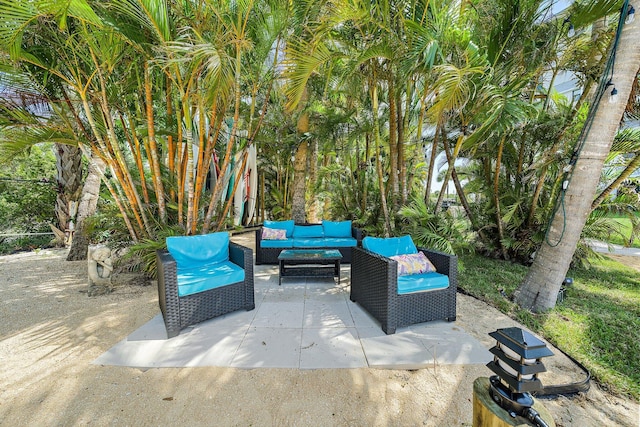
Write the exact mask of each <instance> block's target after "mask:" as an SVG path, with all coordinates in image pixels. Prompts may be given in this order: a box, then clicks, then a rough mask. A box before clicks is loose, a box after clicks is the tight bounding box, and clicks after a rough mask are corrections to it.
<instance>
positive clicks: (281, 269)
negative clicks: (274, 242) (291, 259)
mask: <svg viewBox="0 0 640 427" xmlns="http://www.w3.org/2000/svg"><path fill="white" fill-rule="evenodd" d="M279 265H280V268H279V269H278V286H281V285H282V273H283V272H284V261H283V260H280V262H279Z"/></svg>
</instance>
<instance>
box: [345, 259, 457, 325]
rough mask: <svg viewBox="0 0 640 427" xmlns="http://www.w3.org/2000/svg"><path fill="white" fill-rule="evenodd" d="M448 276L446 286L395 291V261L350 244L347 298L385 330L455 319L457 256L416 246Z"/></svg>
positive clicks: (440, 271) (396, 278)
mask: <svg viewBox="0 0 640 427" xmlns="http://www.w3.org/2000/svg"><path fill="white" fill-rule="evenodd" d="M418 250H419V251H421V252H423V253H424V254H425V255H426V256H427V258H429V260H430V261H431V262H432V263H433V265H434V266H435V267H436V270H437V272H438V273H441V274H444V275H447V276H448V277H449V287H448V288H446V289H441V290H432V291H425V292H415V293H410V294H404V295H399V294H398V283H397V280H398V271H397V262H396V261H394V260H391V259H390V258H387V257H385V256H382V255H378V254H376V253H374V252H371V251H369V250H366V249H363V248H353V254H352V256H353V258H352V260H351V294H350V299H351V301H353V302H357V303H358V304H360V305H361V306H362V307H363V308H364V309H365V310H367V311H368V312H369V313H370V314H371V315H372V316H373V317H374V318H375V319H376V320H378V321H379V322H380V325H381V326H382V330H383V331H384V332H385V333H386V334H388V335H389V334H394V333H395V332H396V328H398V327H403V326H409V325H412V324H415V323H422V322H429V321H432V320H439V319H445V320H448V321H455V320H456V292H457V287H458V279H457V273H458V258H457V257H455V256H453V255H449V254H445V253H441V252H436V251H432V250H428V249H425V248H418Z"/></svg>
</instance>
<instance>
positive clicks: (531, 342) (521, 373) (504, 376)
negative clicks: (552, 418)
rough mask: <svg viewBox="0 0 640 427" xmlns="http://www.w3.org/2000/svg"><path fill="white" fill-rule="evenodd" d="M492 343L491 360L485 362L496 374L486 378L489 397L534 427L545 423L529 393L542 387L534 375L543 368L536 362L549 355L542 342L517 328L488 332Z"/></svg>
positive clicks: (543, 368) (541, 426)
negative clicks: (534, 406) (493, 344)
mask: <svg viewBox="0 0 640 427" xmlns="http://www.w3.org/2000/svg"><path fill="white" fill-rule="evenodd" d="M489 336H491V337H492V338H494V339H495V340H496V345H495V346H494V347H493V348H491V349H490V350H489V351H490V352H491V353H492V354H493V361H491V362H489V363H488V364H487V367H488V368H489V369H491V370H492V371H493V372H494V373H495V374H496V375H494V376H492V377H490V378H489V383H490V385H489V394H490V396H491V398H492V399H493V400H494V401H495V402H496V403H497V404H498V405H500V406H501V407H502V408H503V409H505V410H506V411H507V412H508V413H509V414H510V415H511V416H512V417H516V416H518V415H519V416H522V417H524V418H526V419H528V420H529V421H531V422H532V423H534V425H536V426H538V427H548V424H547V423H546V422H545V421H544V420H543V419H542V418H541V417H540V415H539V414H538V412H537V411H536V410H535V409H533V403H534V402H533V397H532V396H531V394H530V392H535V391H538V390H541V389H542V383H541V382H540V380H539V379H538V374H539V373H541V372H545V371H546V368H545V367H544V365H543V364H542V362H541V361H540V359H542V358H543V357H548V356H553V352H552V351H551V350H549V349H548V348H547V346H546V345H545V343H544V342H542V341H541V340H540V339H538V338H537V337H535V336H534V335H533V334H531V333H530V332H527V331H524V330H522V329H520V328H503V329H498V330H497V331H495V332H491V333H490V334H489Z"/></svg>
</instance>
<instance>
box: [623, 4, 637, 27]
mask: <svg viewBox="0 0 640 427" xmlns="http://www.w3.org/2000/svg"><path fill="white" fill-rule="evenodd" d="M634 19H636V9H635V8H634V7H633V6H631V5H629V11H628V13H627V18H626V19H625V20H624V23H625V24H630V23H632V22H633V20H634Z"/></svg>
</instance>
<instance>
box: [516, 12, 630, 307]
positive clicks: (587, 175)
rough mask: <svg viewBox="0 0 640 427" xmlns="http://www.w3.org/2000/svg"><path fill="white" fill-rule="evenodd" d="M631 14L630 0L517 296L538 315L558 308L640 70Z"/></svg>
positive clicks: (523, 304)
mask: <svg viewBox="0 0 640 427" xmlns="http://www.w3.org/2000/svg"><path fill="white" fill-rule="evenodd" d="M627 10H628V2H625V4H624V7H623V8H622V11H621V18H620V23H619V33H618V36H617V37H616V39H615V42H614V45H613V47H612V50H611V55H610V57H609V63H608V69H607V73H606V74H604V75H603V78H602V80H601V81H600V87H599V91H598V93H597V95H598V96H597V98H596V100H595V102H594V104H593V106H592V109H591V111H590V116H591V118H592V120H589V121H588V122H587V123H588V127H586V128H585V130H584V134H583V138H582V139H581V142H582V143H581V145H580V147H579V151H578V153H577V158H576V159H575V163H574V164H573V167H572V171H571V173H570V175H568V176H567V177H566V179H565V183H563V188H564V190H563V191H562V193H561V195H560V200H559V201H558V204H559V206H558V209H557V210H556V213H555V215H554V216H553V218H552V221H551V223H550V225H549V229H548V231H547V237H546V239H545V241H544V242H543V244H542V246H541V247H540V250H539V251H538V252H537V254H536V258H535V260H534V263H533V265H532V266H531V268H530V269H529V272H528V273H527V276H526V277H525V279H524V281H523V282H522V284H521V285H520V286H519V288H518V290H517V291H516V294H515V298H516V301H517V302H518V304H520V305H521V306H522V307H525V308H527V309H530V310H532V311H535V312H540V311H544V310H547V309H550V308H553V307H554V306H555V304H556V300H557V294H558V291H559V289H560V286H561V285H562V282H563V281H564V278H565V275H566V273H567V271H568V269H569V265H570V263H571V259H572V257H573V254H574V251H575V249H576V245H577V242H578V240H579V238H580V234H581V232H582V229H583V227H584V224H585V222H586V219H587V216H588V214H589V213H590V212H591V205H592V203H593V200H594V196H595V193H596V188H597V185H598V182H599V179H600V171H601V169H602V166H603V164H604V161H605V159H606V157H607V154H608V153H609V151H610V149H611V145H612V143H613V141H614V138H615V136H616V133H617V131H618V127H619V123H620V121H621V119H622V116H623V113H624V111H625V108H626V105H627V102H628V100H629V96H630V94H631V88H632V87H633V86H634V82H635V80H636V78H637V74H638V71H639V70H640V50H638V49H637V43H636V41H637V40H638V38H639V37H640V24H638V23H637V22H633V23H631V24H628V25H624V21H625V18H626V14H627ZM618 37H619V38H618ZM613 65H615V68H613ZM609 81H611V82H615V83H614V84H615V89H616V90H617V91H618V95H619V98H618V99H619V100H618V101H616V102H613V103H607V96H606V95H607V94H606V93H605V92H606V91H607V90H610V88H609V87H608V85H607V83H608V82H609ZM569 218H570V220H569Z"/></svg>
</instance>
